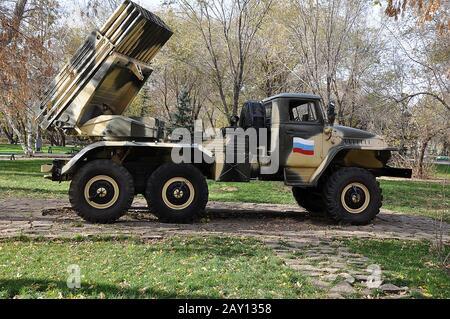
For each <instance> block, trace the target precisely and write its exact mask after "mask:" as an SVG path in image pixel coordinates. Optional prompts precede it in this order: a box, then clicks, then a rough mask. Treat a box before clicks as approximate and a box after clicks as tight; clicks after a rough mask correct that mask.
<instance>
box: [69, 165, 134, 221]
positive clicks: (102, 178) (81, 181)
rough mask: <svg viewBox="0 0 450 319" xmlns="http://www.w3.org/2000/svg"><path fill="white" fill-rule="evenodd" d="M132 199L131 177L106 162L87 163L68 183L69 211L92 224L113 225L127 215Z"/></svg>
mask: <svg viewBox="0 0 450 319" xmlns="http://www.w3.org/2000/svg"><path fill="white" fill-rule="evenodd" d="M133 198H134V184H133V177H132V176H131V174H130V173H129V172H128V171H127V169H126V168H125V167H123V166H121V165H119V164H116V163H114V162H113V161H110V160H95V161H92V162H89V163H87V164H86V165H84V166H83V167H81V168H80V169H79V170H78V172H77V173H76V174H75V176H74V178H73V179H72V182H71V183H70V189H69V200H70V203H71V205H72V208H73V209H74V210H75V211H76V212H77V214H78V215H79V216H80V217H82V218H83V219H84V220H86V221H89V222H93V223H102V224H105V223H112V222H114V221H116V220H117V219H119V218H120V217H121V216H123V215H124V214H125V213H126V212H127V211H128V209H129V208H130V206H131V204H132V202H133Z"/></svg>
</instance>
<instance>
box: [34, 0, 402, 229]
mask: <svg viewBox="0 0 450 319" xmlns="http://www.w3.org/2000/svg"><path fill="white" fill-rule="evenodd" d="M171 35H172V31H171V30H170V28H169V27H168V26H167V25H166V24H165V23H164V22H163V21H162V20H161V19H160V18H158V17H157V16H156V15H154V14H152V13H151V12H149V11H147V10H145V9H143V8H142V7H140V6H139V5H137V4H135V3H133V2H131V1H125V2H124V3H123V4H122V5H121V6H120V7H119V8H118V9H117V10H116V11H115V12H114V13H113V15H112V16H111V17H110V18H109V20H108V21H107V22H106V23H105V25H104V26H103V27H102V28H101V29H100V30H98V31H95V32H93V33H92V34H91V35H90V36H89V37H88V38H87V40H86V42H85V43H84V44H83V46H82V47H81V48H80V49H79V50H78V51H77V52H76V54H75V56H74V57H73V58H72V59H71V61H70V62H69V63H68V64H67V65H66V66H65V67H64V68H63V69H62V70H61V72H60V73H59V74H58V75H57V76H56V78H55V79H54V81H53V82H52V84H51V85H50V86H49V89H48V91H47V92H46V94H45V96H44V98H43V99H42V101H41V103H40V105H39V107H40V114H39V116H38V118H37V121H38V123H39V124H40V126H41V127H42V128H43V129H58V130H63V131H64V132H65V133H66V134H76V135H79V136H83V137H88V138H91V139H94V140H95V142H94V143H92V144H90V145H89V146H87V147H85V148H84V149H83V150H81V151H80V152H79V153H78V154H76V156H74V157H73V158H72V159H70V160H69V161H62V160H55V161H53V163H52V164H51V165H50V164H49V165H44V166H43V167H42V171H43V172H45V173H48V175H47V176H46V177H47V178H50V179H51V180H53V181H57V182H59V181H71V183H70V190H69V199H70V203H71V205H72V207H73V209H74V210H75V211H76V212H77V213H78V214H79V215H80V216H81V217H82V218H84V219H85V220H87V221H89V222H94V223H111V222H114V221H116V220H118V219H119V218H120V217H121V216H122V215H124V214H125V213H126V212H127V210H128V209H129V208H130V206H131V204H132V202H133V199H134V197H135V196H136V195H138V194H142V195H144V196H145V198H146V200H147V202H148V206H149V210H150V211H151V212H152V213H153V214H154V215H155V216H157V217H158V218H159V219H160V220H161V221H162V222H173V223H186V222H191V221H194V220H195V219H196V218H198V217H199V216H200V215H201V214H202V213H203V212H204V210H205V206H206V204H207V201H208V185H207V179H210V180H214V181H222V182H231V181H233V182H251V181H253V180H263V181H284V183H285V184H286V185H288V186H290V187H292V192H293V196H294V197H295V199H296V201H297V202H298V204H299V205H300V206H302V207H304V208H305V209H306V210H308V211H309V212H311V213H320V212H325V213H327V214H328V215H329V216H331V217H332V218H334V219H335V220H336V221H342V222H345V223H351V224H366V223H369V222H370V221H371V220H372V219H373V218H374V217H375V216H376V215H377V214H378V213H379V211H380V207H381V204H382V194H381V189H380V187H379V184H378V183H377V180H376V177H378V176H395V177H405V178H410V177H411V170H409V169H400V168H392V167H389V166H388V162H389V159H390V157H391V152H392V151H395V149H394V148H390V147H389V146H388V145H387V144H386V143H385V142H384V140H383V139H382V138H381V137H380V136H377V135H375V134H371V133H368V132H365V131H362V130H357V129H353V128H349V127H343V126H338V125H334V124H333V123H334V120H333V117H334V112H333V109H332V108H329V109H328V110H329V112H328V113H329V114H327V112H326V111H325V107H324V105H323V101H322V100H321V98H320V97H319V96H316V95H311V94H303V93H301V94H293V93H286V94H279V95H276V96H273V97H269V98H267V99H265V100H263V101H249V102H247V103H245V104H244V106H243V109H242V112H241V117H240V119H238V118H234V119H233V123H234V125H232V127H231V128H234V129H236V128H240V129H242V130H241V132H242V131H244V130H248V129H252V128H253V129H257V130H258V132H259V131H261V130H266V132H267V139H266V140H267V142H266V144H264V145H263V144H262V140H263V138H262V137H259V136H258V137H257V139H256V144H258V145H257V147H256V150H257V151H256V152H255V151H254V150H253V151H251V150H250V148H249V141H248V139H246V138H244V141H245V142H244V146H243V147H236V146H235V145H234V144H233V143H231V144H232V151H233V152H235V155H236V156H237V155H244V161H241V162H235V161H233V160H229V159H228V157H227V156H224V154H225V149H228V150H229V148H227V147H228V146H229V145H230V141H233V140H234V139H235V138H236V136H237V135H239V134H237V133H236V130H234V131H233V130H231V132H232V133H230V134H229V133H227V131H228V130H223V137H224V139H222V140H221V142H219V143H222V144H220V145H217V143H216V145H214V147H213V144H214V143H211V141H206V140H205V141H203V139H201V142H200V143H192V142H191V143H182V142H173V141H169V140H168V139H167V133H166V130H165V127H164V126H165V124H164V122H162V121H160V120H158V119H155V118H127V117H124V116H123V115H122V114H123V112H124V111H125V110H126V108H127V107H128V106H129V104H130V103H131V102H132V100H133V98H134V97H135V96H136V95H137V94H138V92H139V90H140V89H141V88H142V86H143V85H144V83H145V82H146V80H147V79H148V77H149V76H150V74H151V73H152V69H151V66H150V61H151V60H152V59H153V57H154V56H155V55H156V53H157V52H158V51H159V50H160V48H161V47H162V46H163V45H164V44H165V43H166V42H167V41H168V40H169V38H170V37H171ZM331 106H332V105H331ZM244 132H245V131H244ZM233 145H234V146H233ZM178 150H183V152H188V153H189V158H190V159H192V158H193V157H196V156H197V155H201V156H200V158H201V159H202V160H201V161H185V162H181V163H179V162H175V161H174V160H173V152H174V151H178ZM232 157H233V159H234V157H235V156H232ZM250 157H251V158H253V160H249V158H250ZM275 162H276V164H277V165H276V166H275V168H276V169H275V170H273V171H271V172H270V170H267V168H268V167H269V166H273V164H274V163H275ZM264 170H266V172H264ZM268 171H269V173H267V172H268Z"/></svg>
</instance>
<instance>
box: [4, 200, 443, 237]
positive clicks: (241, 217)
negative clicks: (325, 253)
mask: <svg viewBox="0 0 450 319" xmlns="http://www.w3.org/2000/svg"><path fill="white" fill-rule="evenodd" d="M145 206H146V205H145V202H144V200H143V199H137V200H136V201H135V202H134V203H133V208H132V209H131V210H130V212H129V213H128V214H127V215H126V216H124V217H122V218H121V219H120V220H119V221H118V222H117V223H115V224H111V225H95V224H90V223H86V222H84V221H83V220H82V219H81V218H79V217H78V216H77V215H76V214H75V212H73V211H72V210H71V209H70V208H69V203H68V202H67V201H66V200H57V199H51V200H43V199H6V200H2V199H0V238H7V237H13V236H16V235H17V236H18V235H27V234H30V235H33V234H35V233H36V231H37V232H39V236H44V237H45V236H46V234H47V233H49V234H51V235H52V236H55V235H56V236H57V235H58V234H66V235H67V234H69V235H86V236H92V235H103V234H109V233H113V234H117V235H121V234H123V235H135V236H144V235H145V236H147V237H148V236H152V235H155V236H163V235H164V236H169V235H173V234H197V235H245V236H254V237H259V238H278V239H283V238H287V239H291V240H292V239H300V238H303V239H304V240H305V241H306V242H308V243H311V241H314V240H318V239H323V238H342V237H357V238H379V239H383V238H393V239H403V240H424V239H425V240H434V239H436V236H437V234H438V228H439V227H440V228H441V229H442V234H443V235H442V236H443V240H444V242H449V243H450V227H449V224H447V223H442V224H439V223H438V222H437V221H434V220H432V219H430V218H427V217H421V216H412V215H403V214H399V213H395V212H391V211H387V210H382V212H381V213H380V215H379V217H377V218H376V219H375V220H374V222H373V223H372V224H370V225H367V226H351V225H336V224H335V223H334V222H333V221H331V220H329V219H327V218H325V217H317V216H311V215H310V214H308V213H307V212H305V211H304V210H303V209H301V208H299V207H297V206H291V205H276V204H252V203H224V202H210V203H208V207H207V213H208V214H207V218H206V219H205V220H203V221H201V222H199V223H196V224H188V225H178V224H177V225H174V224H163V223H159V222H158V220H157V219H156V218H155V217H154V216H153V215H152V214H150V213H149V212H147V211H146V207H145Z"/></svg>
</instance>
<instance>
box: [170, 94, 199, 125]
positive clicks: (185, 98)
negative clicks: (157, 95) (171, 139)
mask: <svg viewBox="0 0 450 319" xmlns="http://www.w3.org/2000/svg"><path fill="white" fill-rule="evenodd" d="M175 128H187V129H188V130H189V131H190V132H194V119H193V117H192V106H191V98H190V96H189V91H187V90H186V89H182V90H181V92H180V94H179V95H178V99H177V105H176V110H175V114H174V116H173V122H172V131H173V130H174V129H175Z"/></svg>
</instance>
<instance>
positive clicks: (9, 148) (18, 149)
mask: <svg viewBox="0 0 450 319" xmlns="http://www.w3.org/2000/svg"><path fill="white" fill-rule="evenodd" d="M49 147H50V146H48V145H47V146H43V147H42V151H41V152H42V153H48V148H49ZM51 148H52V153H54V154H66V153H69V152H70V151H72V150H74V149H75V150H76V149H78V148H76V147H63V146H51ZM2 153H8V154H11V153H12V154H23V149H22V146H21V145H19V144H16V145H13V144H0V154H2Z"/></svg>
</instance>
